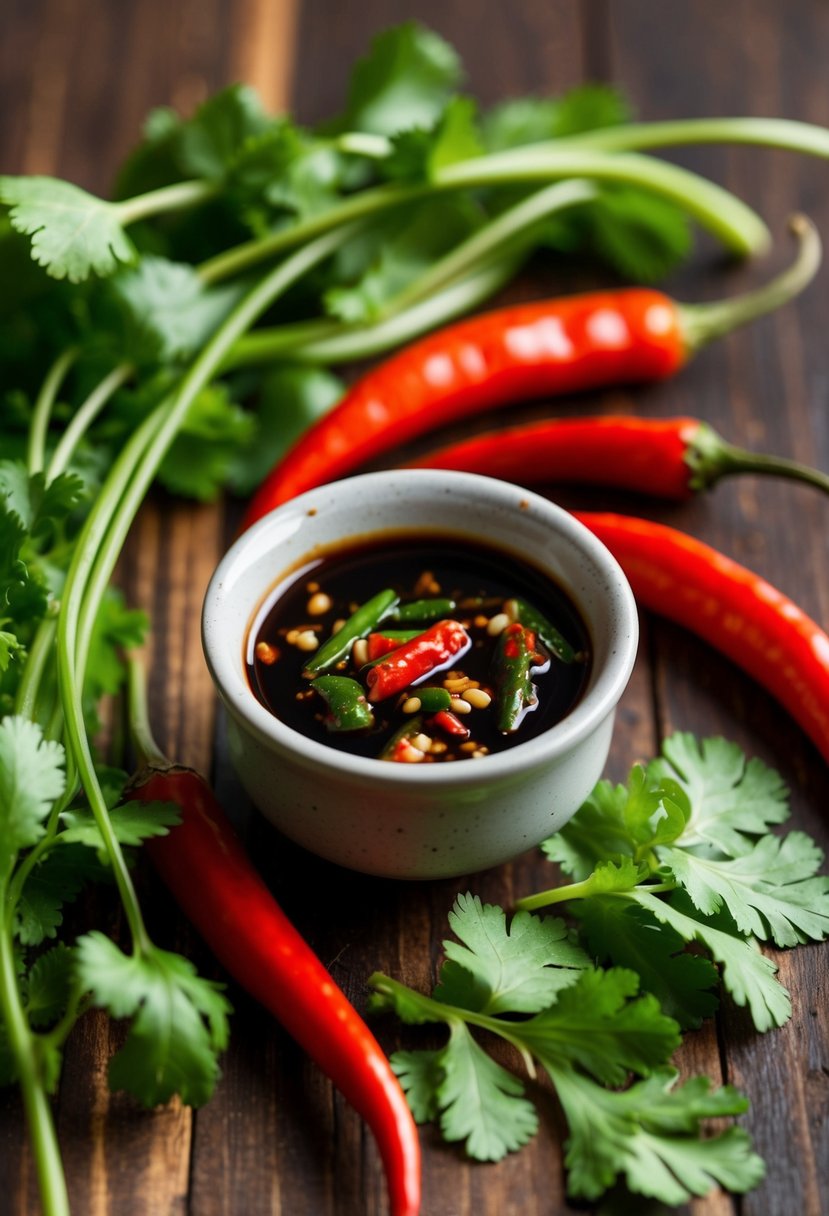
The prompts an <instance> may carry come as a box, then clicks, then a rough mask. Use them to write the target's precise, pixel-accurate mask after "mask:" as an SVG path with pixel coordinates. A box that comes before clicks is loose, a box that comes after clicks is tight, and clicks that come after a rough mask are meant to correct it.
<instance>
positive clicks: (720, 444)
mask: <svg viewBox="0 0 829 1216" xmlns="http://www.w3.org/2000/svg"><path fill="white" fill-rule="evenodd" d="M685 463H686V464H687V465H688V467H689V469H690V470H691V482H690V484H691V488H692V489H694V490H705V489H707V488H708V487H709V486H711V485H713V484H714V483H715V482H716V481H719V480H720V478H722V477H728V476H730V475H732V474H735V473H759V474H762V475H769V476H772V477H786V478H789V479H790V480H792V481H802V482H804V483H805V484H806V485H810V486H814V487H815V488H816V489H818V490H822V491H823V493H824V494H829V474H827V473H822V472H821V471H820V470H819V469H813V468H810V467H809V465H805V464H801V463H800V462H799V461H797V460H788V459H787V458H786V457H785V456H772V455H769V454H767V453H765V452H750V451H748V450H747V449H746V448H740V447H736V446H735V445H734V444H731V443H726V441H725V440H724V439H723V438H722V437H721V436H720V435H718V434H717V432H716V431H714V430H713V429H712V428H711V427H710V426H708V425H707V423H704V422H703V423H700V425H699V427H698V429H697V431H696V433H695V435H694V438H693V439H692V441H691V443H690V444H689V447H688V452H687V454H686V457H685Z"/></svg>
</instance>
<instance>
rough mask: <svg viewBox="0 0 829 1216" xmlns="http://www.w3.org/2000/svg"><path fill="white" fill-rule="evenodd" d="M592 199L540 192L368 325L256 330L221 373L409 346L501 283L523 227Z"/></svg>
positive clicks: (565, 188) (568, 191)
mask: <svg viewBox="0 0 829 1216" xmlns="http://www.w3.org/2000/svg"><path fill="white" fill-rule="evenodd" d="M595 197H596V190H595V187H594V186H592V185H591V184H590V183H589V182H581V181H572V182H569V181H567V182H556V184H555V185H553V186H548V187H546V188H545V189H543V190H538V191H536V192H535V193H534V194H532V195H530V197H529V198H525V199H522V200H521V202H519V203H517V204H516V205H515V206H514V207H510V208H509V210H508V211H504V212H502V213H501V215H499V216H497V217H496V218H495V219H494V220H491V221H490V222H489V223H488V224H485V225H484V226H483V227H482V228H480V229H479V230H478V231H477V232H475V233H474V234H473V235H472V236H471V237H469V238H468V239H467V240H465V241H463V242H462V243H461V244H460V245H458V246H456V248H455V249H453V250H452V251H451V252H450V253H448V254H446V255H445V256H444V257H442V258H440V259H439V260H438V261H437V262H435V263H434V264H433V265H432V266H430V267H429V269H428V270H426V271H425V272H424V273H423V274H421V275H420V276H419V277H418V278H416V279H415V280H414V281H413V282H412V283H411V284H409V286H408V287H406V288H404V289H403V291H401V292H399V293H398V294H397V295H396V296H395V297H394V299H392V300H390V301H389V303H388V304H387V305H386V307H385V309H384V310H383V315H382V317H381V318H380V319H379V320H378V321H377V322H376V323H375V324H374V325H370V326H360V327H359V328H355V327H344V326H343V325H341V324H338V323H336V322H330V321H329V322H326V321H324V320H322V319H320V320H318V321H300V322H299V323H298V324H296V325H293V326H284V327H282V328H280V329H270V330H268V329H266V330H259V331H256V332H254V333H251V334H247V335H246V336H245V337H244V338H242V339H240V341H239V342H237V343H236V345H235V346H234V347H233V350H232V351H231V352H230V355H229V357H228V359H227V360H226V361H225V363H224V365H223V370H227V369H228V368H231V367H239V366H241V365H244V364H246V363H254V362H255V363H258V362H262V361H264V360H268V359H272V358H274V357H277V356H279V355H280V354H282V355H284V354H289V355H290V357H291V358H292V359H300V360H302V362H320V363H342V362H345V361H347V360H350V359H364V358H367V357H369V356H370V355H375V354H378V353H380V352H381V351H384V350H386V349H388V348H389V347H390V346H396V345H399V344H400V343H402V342H406V341H409V340H410V339H411V338H413V337H415V336H417V335H418V334H421V333H423V332H424V330H427V329H431V328H433V327H435V326H437V325H441V324H443V323H444V322H446V321H448V320H449V319H450V318H451V317H454V316H457V315H458V314H459V313H462V312H465V311H467V310H468V309H469V308H472V307H474V306H475V304H476V303H479V302H480V300H481V299H485V298H486V297H487V296H488V295H489V294H491V292H494V291H495V290H497V289H498V288H499V287H500V286H502V284H503V282H505V281H506V280H507V279H508V278H509V277H511V274H512V273H513V272H514V270H515V266H516V263H517V261H518V260H519V258H520V254H519V252H518V251H517V248H516V247H517V246H518V245H519V244H520V245H523V244H524V243H525V242H527V241H528V240H529V238H528V235H527V229H528V228H530V227H532V225H534V224H536V223H538V222H539V221H540V220H542V219H544V218H545V217H546V216H548V215H550V214H551V213H553V212H556V211H560V210H562V209H564V208H566V207H573V206H577V205H578V204H579V203H584V202H589V201H590V200H591V199H593V198H595ZM522 238H523V240H522ZM510 245H512V246H513V247H514V248H513V255H512V257H510V258H509V260H507V258H506V256H505V254H504V252H503V251H504V248H505V247H506V246H510ZM496 254H500V260H499V262H498V264H497V265H494V264H493V263H494V258H495V255H496ZM476 272H477V274H476ZM421 305H425V307H420V306H421ZM309 339H310V341H309Z"/></svg>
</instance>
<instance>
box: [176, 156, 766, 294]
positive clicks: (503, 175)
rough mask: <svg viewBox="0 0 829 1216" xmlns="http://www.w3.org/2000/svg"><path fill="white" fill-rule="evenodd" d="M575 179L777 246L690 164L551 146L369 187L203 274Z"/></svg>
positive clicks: (744, 241) (734, 237) (212, 275)
mask: <svg viewBox="0 0 829 1216" xmlns="http://www.w3.org/2000/svg"><path fill="white" fill-rule="evenodd" d="M570 177H579V178H589V179H591V180H595V181H608V182H614V183H618V184H624V185H631V186H641V187H643V188H644V189H646V190H652V191H653V192H654V193H656V194H659V195H662V196H664V197H665V198H668V199H670V200H671V201H672V202H675V203H677V204H678V205H679V206H680V207H681V208H682V209H683V210H684V211H686V212H687V213H688V214H689V215H691V216H693V218H694V219H696V220H697V221H698V222H699V223H700V224H701V225H702V226H703V227H705V228H708V229H709V230H710V231H711V232H713V233H714V234H715V235H716V236H718V237H719V238H720V239H721V240H722V241H723V242H724V244H725V245H726V247H727V248H729V249H731V250H733V251H734V252H735V253H738V254H751V253H757V252H762V251H763V250H765V249H766V248H767V247H768V245H769V243H770V237H769V232H768V229H767V228H766V226H765V224H764V223H763V221H762V220H761V219H760V217H759V216H758V215H757V214H756V213H755V212H754V211H752V210H751V208H750V207H748V206H747V205H746V204H745V203H743V202H742V201H741V200H740V199H738V198H737V197H736V196H735V195H733V194H731V193H730V192H729V191H727V190H724V189H723V188H722V187H721V186H717V185H715V184H714V183H713V182H709V181H707V180H706V179H705V178H702V177H700V176H698V175H697V174H695V173H691V172H689V171H688V170H687V169H681V168H679V167H678V166H676V165H671V164H668V163H666V162H664V161H660V160H656V159H653V158H651V157H648V156H642V155H638V154H636V153H629V154H608V153H605V152H602V151H594V150H592V149H590V148H584V149H582V148H580V147H568V146H566V145H565V146H564V147H559V146H558V145H555V146H553V147H550V145H547V144H544V145H532V146H528V147H523V148H517V149H515V150H512V151H507V152H499V153H493V154H491V155H489V156H482V157H477V158H475V159H472V160H466V161H460V162H459V163H458V164H454V165H448V166H446V167H445V168H443V169H440V170H438V171H437V172H436V173H435V175H434V177H433V179H432V181H431V182H430V183H429V184H427V185H414V186H401V185H394V184H393V185H388V184H386V185H382V186H377V187H375V188H374V189H372V190H364V191H362V192H361V193H359V194H355V195H353V196H351V197H350V198H348V199H346V200H345V201H344V202H342V203H339V204H338V205H337V206H335V207H332V208H330V209H329V210H328V211H324V212H322V213H321V214H319V215H315V216H313V217H312V218H310V219H307V220H304V221H302V222H301V223H298V224H295V225H294V226H293V227H291V228H286V229H280V230H279V231H278V232H274V233H271V234H270V235H269V236H266V237H260V238H258V239H257V240H253V241H246V242H244V243H243V244H241V245H236V246H235V247H234V248H232V249H227V250H225V251H224V252H223V253H220V254H218V255H217V256H216V257H213V258H210V259H208V260H207V261H206V262H202V264H201V266H200V267H199V274H200V276H201V278H202V280H203V281H204V282H205V283H216V282H219V281H220V280H222V279H225V278H228V277H229V276H230V275H234V274H237V273H239V272H240V271H242V270H247V269H249V268H250V267H251V266H255V265H257V264H258V263H259V262H261V261H262V260H264V259H266V258H270V257H272V256H274V255H276V254H278V253H282V252H284V251H285V250H286V249H290V248H292V247H293V246H295V245H298V244H301V243H302V242H303V241H307V240H309V239H310V238H312V237H317V236H319V235H320V234H321V233H323V232H327V231H330V230H331V229H332V228H335V227H337V226H338V225H339V224H343V223H346V222H347V221H353V220H358V219H366V218H368V217H369V216H372V215H377V214H378V213H380V212H382V211H386V210H389V209H390V208H392V207H399V206H402V205H404V204H406V203H413V202H418V201H420V200H421V199H423V198H427V197H429V196H430V195H432V194H438V193H442V192H444V191H450V190H468V189H475V188H478V187H481V186H494V185H509V184H516V183H519V182H533V181H555V180H560V179H563V178H570Z"/></svg>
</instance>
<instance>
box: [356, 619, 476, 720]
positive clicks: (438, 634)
mask: <svg viewBox="0 0 829 1216" xmlns="http://www.w3.org/2000/svg"><path fill="white" fill-rule="evenodd" d="M469 645H470V638H469V634H468V633H467V632H466V630H465V629H464V627H463V625H461V623H460V622H459V621H449V620H447V621H436V622H435V624H434V625H430V626H429V628H428V629H427V630H425V631H424V632H423V633H421V634H418V636H417V637H416V638H412V640H411V641H410V642H404V643H403V645H402V646H398V647H397V649H396V650H394V651H392V653H391V654H390V655H389V657H388V658H387V659H383V660H381V661H380V662H379V663H377V664H376V665H375V666H374V667H371V668H370V669H369V671H368V673H367V675H366V683H367V684H368V699H369V701H384V700H385V699H386V697H393V696H394V695H395V693H398V692H402V691H403V689H404V688H408V687H409V685H410V684H412V683H414V681H415V680H419V679H421V678H422V677H423V676H426V675H428V674H429V672H430V671H434V670H435V669H436V668H439V667H443V666H444V665H445V664H446V663H448V662H450V660H451V659H452V658H454V657H455V656H456V655H460V654H463V652H464V651H465V650H466V649H468V647H469Z"/></svg>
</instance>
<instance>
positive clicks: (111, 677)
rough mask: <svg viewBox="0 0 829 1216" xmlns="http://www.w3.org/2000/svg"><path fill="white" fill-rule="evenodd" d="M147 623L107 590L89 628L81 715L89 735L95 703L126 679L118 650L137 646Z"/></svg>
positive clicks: (94, 729) (118, 595)
mask: <svg viewBox="0 0 829 1216" xmlns="http://www.w3.org/2000/svg"><path fill="white" fill-rule="evenodd" d="M147 624H148V622H147V616H146V613H144V612H141V611H140V610H138V609H135V608H127V607H126V606H125V604H124V597H123V595H122V594H121V592H120V591H117V590H116V589H115V588H113V587H110V588H108V589H107V593H106V595H105V596H104V599H103V601H102V604H101V607H100V609H99V611H98V615H97V617H96V619H95V626H94V628H93V631H92V640H91V644H90V648H89V659H88V663H87V675H86V680H85V682H84V689H83V705H84V717H85V720H86V723H87V729H88V731H89V733H90V735H94V734H96V733H97V731H98V730H99V728H100V723H99V719H98V704H99V702H100V700H101V698H102V697H103V696H105V695H110V696H111V695H113V694H114V693H116V692H118V690H119V688H120V687H121V685H122V684H123V682H124V680H125V679H126V668H125V666H124V662H123V660H122V657H121V651H122V650H130V649H133V648H135V647H137V646H140V645H141V643H142V642H143V640H144V636H145V634H146V631H147Z"/></svg>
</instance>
